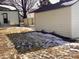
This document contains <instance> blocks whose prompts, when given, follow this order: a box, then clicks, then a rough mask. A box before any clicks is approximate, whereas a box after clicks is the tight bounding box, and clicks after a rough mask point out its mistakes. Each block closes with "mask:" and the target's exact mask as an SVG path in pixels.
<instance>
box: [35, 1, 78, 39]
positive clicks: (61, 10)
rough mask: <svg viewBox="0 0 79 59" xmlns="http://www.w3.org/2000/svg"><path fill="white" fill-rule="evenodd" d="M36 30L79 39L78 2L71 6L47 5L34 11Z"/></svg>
mask: <svg viewBox="0 0 79 59" xmlns="http://www.w3.org/2000/svg"><path fill="white" fill-rule="evenodd" d="M35 12H36V13H35V28H36V30H45V31H49V32H53V31H54V32H56V33H58V34H60V35H63V36H67V37H71V38H79V1H77V2H75V3H74V4H71V5H67V6H65V5H60V4H59V3H57V4H54V5H52V4H49V5H47V6H42V7H41V8H39V9H38V10H36V11H35Z"/></svg>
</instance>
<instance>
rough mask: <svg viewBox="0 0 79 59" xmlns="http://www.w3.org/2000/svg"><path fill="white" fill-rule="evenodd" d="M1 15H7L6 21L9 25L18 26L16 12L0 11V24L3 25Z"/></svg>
mask: <svg viewBox="0 0 79 59" xmlns="http://www.w3.org/2000/svg"><path fill="white" fill-rule="evenodd" d="M2 13H7V14H8V20H9V22H10V25H15V24H19V20H18V12H17V11H0V22H1V24H4V22H3V15H2Z"/></svg>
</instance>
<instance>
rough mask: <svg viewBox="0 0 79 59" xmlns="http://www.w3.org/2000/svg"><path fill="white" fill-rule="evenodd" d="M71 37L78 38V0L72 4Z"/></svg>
mask: <svg viewBox="0 0 79 59" xmlns="http://www.w3.org/2000/svg"><path fill="white" fill-rule="evenodd" d="M72 37H74V38H77V37H78V38H79V2H77V3H76V4H74V5H73V6H72Z"/></svg>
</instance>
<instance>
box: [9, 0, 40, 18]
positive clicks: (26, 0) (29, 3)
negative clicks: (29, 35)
mask: <svg viewBox="0 0 79 59" xmlns="http://www.w3.org/2000/svg"><path fill="white" fill-rule="evenodd" d="M9 1H10V3H11V4H12V6H14V7H15V8H16V9H17V10H18V11H19V13H20V15H21V16H23V18H27V13H29V12H31V10H32V7H33V6H34V5H35V3H36V2H37V1H39V0H9Z"/></svg>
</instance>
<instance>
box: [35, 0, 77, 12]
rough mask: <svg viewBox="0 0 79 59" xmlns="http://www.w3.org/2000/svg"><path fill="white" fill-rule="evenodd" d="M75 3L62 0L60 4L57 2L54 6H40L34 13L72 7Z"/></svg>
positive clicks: (70, 0)
mask: <svg viewBox="0 0 79 59" xmlns="http://www.w3.org/2000/svg"><path fill="white" fill-rule="evenodd" d="M67 2H68V4H67ZM76 2H78V0H64V1H63V0H62V1H61V2H58V3H56V4H51V3H49V4H48V5H43V6H41V7H40V8H39V9H37V10H35V11H34V12H43V11H48V10H54V9H59V8H63V7H68V6H72V5H73V4H75V3H76Z"/></svg>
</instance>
